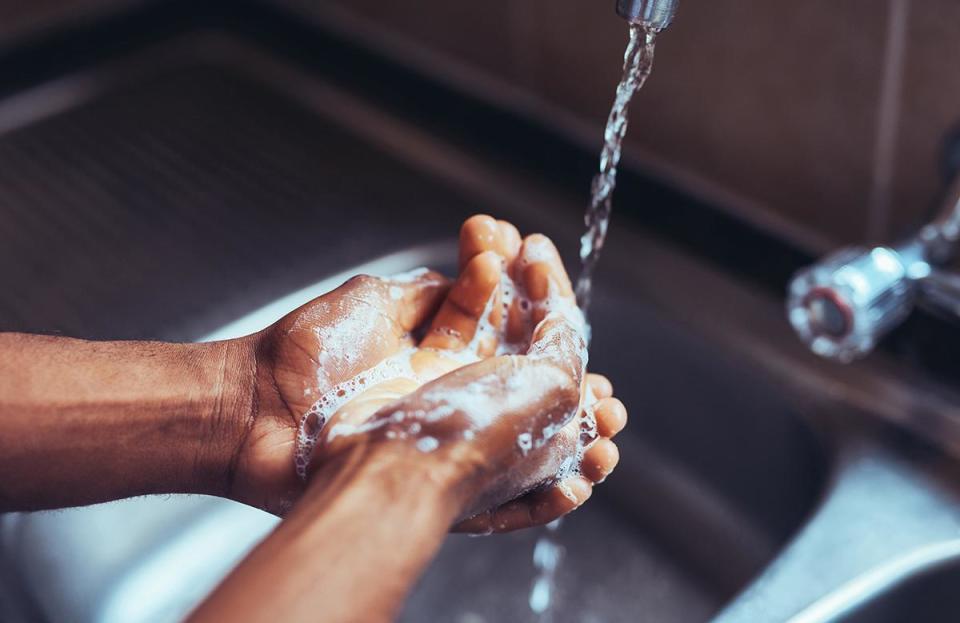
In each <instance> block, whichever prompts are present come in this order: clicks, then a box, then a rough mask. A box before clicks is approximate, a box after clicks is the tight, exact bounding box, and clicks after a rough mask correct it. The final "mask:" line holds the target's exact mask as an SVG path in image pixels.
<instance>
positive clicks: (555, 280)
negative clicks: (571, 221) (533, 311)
mask: <svg viewBox="0 0 960 623" xmlns="http://www.w3.org/2000/svg"><path fill="white" fill-rule="evenodd" d="M517 259H518V262H519V264H520V267H521V271H520V272H521V279H522V282H523V286H524V288H525V289H526V292H527V296H528V297H530V299H531V300H532V301H534V302H540V301H545V300H546V299H547V297H548V296H550V295H551V294H556V295H558V296H561V297H563V298H568V299H572V298H573V286H572V285H571V284H570V277H568V276H567V271H566V269H564V267H563V260H561V259H560V254H559V253H558V252H557V248H556V247H555V246H554V244H553V242H552V241H551V240H550V239H549V238H547V237H546V236H544V235H543V234H531V235H529V236H527V237H526V238H525V239H524V241H523V246H522V247H521V248H520V254H519V257H518V258H517ZM551 286H552V287H551Z"/></svg>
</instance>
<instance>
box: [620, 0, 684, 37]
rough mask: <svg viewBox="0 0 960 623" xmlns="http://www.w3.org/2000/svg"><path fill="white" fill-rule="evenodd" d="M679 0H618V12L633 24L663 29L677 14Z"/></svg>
mask: <svg viewBox="0 0 960 623" xmlns="http://www.w3.org/2000/svg"><path fill="white" fill-rule="evenodd" d="M678 3H679V0H617V14H619V15H620V17H622V18H623V19H625V20H627V21H628V22H630V23H631V24H640V25H642V26H646V27H648V28H652V29H653V30H663V29H664V28H666V27H667V26H669V25H670V22H672V21H673V17H674V16H675V15H676V14H677V4H678Z"/></svg>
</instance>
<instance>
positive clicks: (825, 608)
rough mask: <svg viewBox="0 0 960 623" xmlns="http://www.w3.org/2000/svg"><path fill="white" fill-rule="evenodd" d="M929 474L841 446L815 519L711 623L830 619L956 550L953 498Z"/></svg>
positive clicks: (958, 518)
mask: <svg viewBox="0 0 960 623" xmlns="http://www.w3.org/2000/svg"><path fill="white" fill-rule="evenodd" d="M938 476H939V475H938V474H936V473H935V472H933V471H932V470H930V469H926V468H924V467H922V466H918V465H917V464H915V463H911V462H908V461H905V460H903V459H902V458H899V457H897V456H896V455H893V454H891V453H890V452H889V451H886V450H884V449H882V448H878V447H876V446H870V445H856V446H853V447H849V448H847V449H846V451H845V453H844V456H843V457H842V458H841V459H840V464H839V466H838V470H837V474H836V477H835V481H834V483H833V484H832V486H831V488H830V491H829V493H828V494H827V497H826V499H825V501H824V502H823V504H822V505H821V506H820V508H819V509H818V510H817V512H816V514H815V515H814V517H813V518H812V519H811V520H810V521H809V522H808V523H807V525H806V526H805V527H804V528H803V530H802V531H801V532H800V533H799V534H798V535H797V536H796V538H795V539H794V540H793V541H792V542H791V543H790V544H789V545H788V546H787V548H786V549H785V550H784V551H783V553H782V554H781V555H780V556H779V558H778V559H777V561H776V563H774V564H773V565H771V566H770V567H769V568H768V569H767V570H766V571H765V572H764V574H763V575H762V576H761V577H760V578H759V579H758V580H757V581H756V582H754V583H753V584H752V585H751V587H750V588H749V589H747V590H746V591H745V592H744V593H743V594H742V595H741V596H740V597H739V598H737V599H736V600H735V601H734V602H733V603H732V604H731V605H730V606H728V607H727V608H726V609H725V610H724V611H723V612H722V613H721V614H720V615H719V616H718V617H717V618H716V619H715V621H716V623H754V622H756V621H789V622H790V623H825V622H827V621H834V620H836V619H837V618H839V617H840V616H842V615H844V614H845V613H848V612H850V611H852V610H855V609H856V608H857V607H859V606H861V605H862V604H864V603H868V602H870V601H871V600H872V599H875V598H877V597H878V596H880V595H883V594H884V593H885V591H887V590H889V589H890V587H891V586H894V585H895V584H897V583H898V582H901V581H903V580H904V579H905V578H909V577H911V576H912V575H913V574H916V573H919V572H923V571H925V570H926V569H928V568H930V567H931V566H934V565H937V564H939V563H941V562H942V561H943V560H945V559H951V558H955V557H957V556H960V503H958V502H960V496H958V492H957V490H956V489H955V488H952V487H948V486H945V485H944V484H943V482H942V481H941V480H940V479H939V477H938ZM891 500H896V503H891ZM956 616H957V612H956V611H954V617H956ZM910 620H926V619H914V618H912V617H911V619H910Z"/></svg>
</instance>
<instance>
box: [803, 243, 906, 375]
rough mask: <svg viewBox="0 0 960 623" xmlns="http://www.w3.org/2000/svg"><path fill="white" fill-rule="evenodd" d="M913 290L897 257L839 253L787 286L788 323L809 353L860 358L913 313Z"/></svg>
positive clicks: (885, 252) (883, 251)
mask: <svg viewBox="0 0 960 623" xmlns="http://www.w3.org/2000/svg"><path fill="white" fill-rule="evenodd" d="M915 298H916V287H915V283H914V281H913V279H912V278H911V274H910V271H909V266H908V263H907V262H906V261H905V260H904V258H903V257H902V256H901V255H900V253H899V252H897V251H895V250H893V249H890V248H887V247H877V248H874V249H867V248H862V247H855V248H848V249H843V250H841V251H839V252H837V253H835V254H833V255H831V256H829V257H827V258H825V259H824V260H823V261H821V262H820V263H818V264H815V265H814V266H811V267H809V268H806V269H803V270H801V271H800V272H798V273H797V274H796V275H795V276H794V278H793V280H792V281H791V283H790V290H789V294H788V297H787V314H788V317H789V319H790V324H791V325H793V328H794V330H796V332H797V334H798V335H799V336H800V339H801V340H803V341H804V342H805V343H806V344H807V345H808V346H809V347H810V349H811V350H813V352H815V353H817V354H818V355H821V356H823V357H827V358H829V359H836V360H838V361H842V362H849V361H852V360H854V359H857V358H860V357H863V356H865V355H866V354H867V353H869V352H870V351H871V350H873V348H874V346H875V345H876V343H877V341H878V340H879V339H880V338H881V337H882V336H883V335H885V334H886V333H887V332H889V331H890V330H891V329H892V328H893V327H895V326H896V325H898V324H899V323H900V322H902V321H903V320H904V319H905V318H906V317H907V315H908V314H909V313H910V311H911V309H912V308H913V304H914V300H915Z"/></svg>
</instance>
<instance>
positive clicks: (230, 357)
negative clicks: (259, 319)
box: [195, 337, 257, 496]
mask: <svg viewBox="0 0 960 623" xmlns="http://www.w3.org/2000/svg"><path fill="white" fill-rule="evenodd" d="M206 346H207V349H206V352H205V354H204V361H203V364H202V366H203V369H204V374H205V375H206V376H207V381H206V382H207V383H208V384H209V385H210V386H211V389H212V391H211V395H212V396H213V400H212V401H210V402H209V403H208V404H207V405H205V406H204V407H203V408H202V409H201V418H202V419H203V430H204V434H203V439H202V443H201V444H200V447H199V448H198V450H197V456H196V459H195V465H196V469H195V471H196V473H197V488H198V489H199V490H198V491H197V492H198V493H207V494H211V495H221V496H227V495H228V494H229V492H230V491H231V489H232V486H233V480H234V476H235V471H236V468H237V459H238V456H239V453H240V449H241V447H242V445H243V442H244V439H245V438H246V435H247V433H248V431H249V430H250V427H251V425H252V422H253V420H254V417H255V409H256V370H257V364H256V353H255V346H256V344H255V340H254V339H253V338H252V337H244V338H238V339H233V340H225V341H222V342H210V343H209V344H207V345H206Z"/></svg>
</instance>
